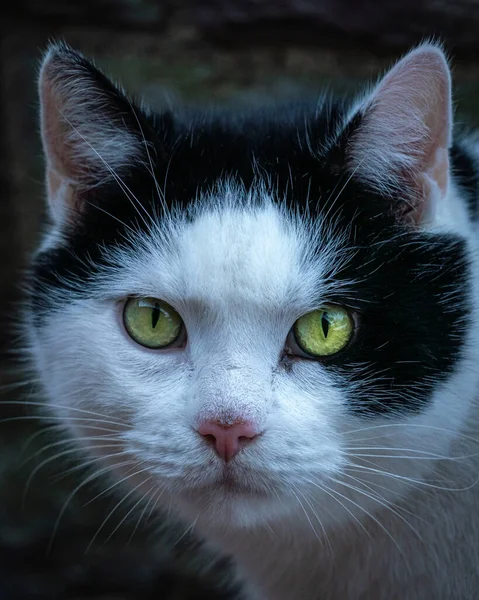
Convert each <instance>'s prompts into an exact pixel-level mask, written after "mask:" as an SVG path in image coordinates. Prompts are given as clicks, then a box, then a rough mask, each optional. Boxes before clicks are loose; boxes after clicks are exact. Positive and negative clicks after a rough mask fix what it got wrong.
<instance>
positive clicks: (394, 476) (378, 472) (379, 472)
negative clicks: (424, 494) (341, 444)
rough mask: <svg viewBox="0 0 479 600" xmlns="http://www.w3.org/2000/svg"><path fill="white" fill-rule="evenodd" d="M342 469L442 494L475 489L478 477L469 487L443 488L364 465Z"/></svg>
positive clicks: (478, 480)
mask: <svg viewBox="0 0 479 600" xmlns="http://www.w3.org/2000/svg"><path fill="white" fill-rule="evenodd" d="M344 469H345V470H348V471H360V472H361V471H362V472H369V473H374V474H376V475H381V476H385V477H390V478H392V479H398V480H401V481H405V482H408V483H412V484H415V485H416V486H418V487H421V486H424V487H426V488H431V489H434V490H441V491H444V492H467V491H468V490H470V489H472V488H473V487H475V486H476V485H477V483H478V482H479V475H478V476H477V477H476V479H475V481H474V482H473V483H471V484H470V485H468V486H464V487H456V488H454V487H445V486H440V485H436V484H434V483H431V482H430V481H421V480H420V479H413V478H412V477H406V476H405V475H399V474H397V473H390V472H389V471H384V470H382V469H374V468H372V467H366V466H364V465H358V464H355V465H354V467H353V466H351V467H350V466H347V467H344Z"/></svg>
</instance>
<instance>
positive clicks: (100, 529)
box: [85, 469, 153, 554]
mask: <svg viewBox="0 0 479 600" xmlns="http://www.w3.org/2000/svg"><path fill="white" fill-rule="evenodd" d="M147 470H148V469H142V470H140V471H135V472H134V473H133V474H132V475H130V477H135V476H137V475H139V474H140V473H143V472H145V471H147ZM152 477H153V476H152V475H150V477H148V478H147V479H144V480H142V481H141V482H140V483H138V484H137V485H136V486H135V487H133V488H132V489H131V490H130V491H129V492H127V493H126V494H125V495H124V496H123V497H122V498H121V500H119V501H118V502H117V503H116V504H115V506H114V507H113V508H112V510H111V511H110V512H109V513H108V515H107V516H106V517H105V519H104V520H103V522H102V523H101V525H100V527H98V529H97V530H96V532H95V534H94V535H93V537H92V539H91V540H90V542H89V544H88V546H87V548H86V550H85V554H88V552H89V551H90V549H91V548H92V546H93V544H94V543H95V540H96V539H97V538H98V536H99V535H100V533H101V532H102V531H103V529H104V527H105V526H106V524H107V523H108V521H109V520H110V519H111V517H112V516H113V515H114V514H115V512H116V511H117V510H118V509H119V508H120V506H122V505H123V503H124V502H126V500H128V498H130V496H132V495H133V494H134V493H135V492H136V490H138V489H139V488H140V487H142V486H143V485H145V483H148V481H150V480H151V479H152ZM122 481H124V479H123V480H122ZM110 489H111V488H110Z"/></svg>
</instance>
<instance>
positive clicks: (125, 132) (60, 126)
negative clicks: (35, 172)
mask: <svg viewBox="0 0 479 600" xmlns="http://www.w3.org/2000/svg"><path fill="white" fill-rule="evenodd" d="M39 97H40V124H41V134H42V142H43V149H44V154H45V159H46V181H47V189H48V200H49V205H50V209H51V213H52V215H53V218H54V220H55V222H56V223H57V224H60V225H61V224H63V223H65V222H70V223H72V222H76V221H77V220H78V219H79V218H80V217H81V214H82V212H83V209H84V208H85V202H86V198H87V192H88V190H90V189H91V188H93V187H97V186H98V185H101V184H103V183H104V182H105V181H108V180H111V179H116V180H117V181H121V180H122V179H123V177H124V176H125V175H126V174H127V173H128V172H129V170H130V169H131V167H132V166H133V165H136V164H138V162H139V161H142V160H144V153H145V146H146V140H145V139H144V136H143V129H142V128H141V126H140V120H139V112H138V111H137V110H135V108H134V107H133V105H132V104H131V102H130V101H129V99H128V98H127V97H126V95H125V94H124V93H123V92H122V91H121V90H120V89H119V88H118V87H117V86H115V85H114V84H113V83H112V82H111V81H110V80H109V79H108V78H107V77H106V76H105V75H103V73H101V72H100V71H99V70H98V69H97V68H96V67H95V66H94V65H93V64H92V63H91V62H90V61H88V60H87V59H86V58H84V57H83V56H82V55H81V54H80V53H78V52H76V51H75V50H73V49H72V48H70V47H68V46H67V45H65V44H54V45H52V46H51V47H50V48H49V50H48V52H47V53H46V55H45V58H44V60H43V63H42V67H41V70H40V76H39Z"/></svg>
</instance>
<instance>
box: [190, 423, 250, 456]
mask: <svg viewBox="0 0 479 600" xmlns="http://www.w3.org/2000/svg"><path fill="white" fill-rule="evenodd" d="M198 432H199V433H200V434H201V435H202V436H204V437H205V438H206V439H209V440H210V441H211V442H212V443H213V444H214V447H215V450H216V453H217V454H218V456H219V457H220V458H222V459H223V460H224V461H225V462H228V461H229V460H231V459H232V458H233V457H234V456H236V455H237V454H238V452H239V451H240V450H241V448H242V446H243V445H244V442H245V441H246V440H252V439H253V438H255V437H256V436H257V435H258V434H257V431H256V428H255V427H254V425H253V424H252V423H250V422H241V423H233V424H232V425H222V424H221V423H218V422H217V421H205V422H204V423H202V424H201V425H200V426H199V427H198Z"/></svg>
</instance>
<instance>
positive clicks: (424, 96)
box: [348, 44, 452, 224]
mask: <svg viewBox="0 0 479 600" xmlns="http://www.w3.org/2000/svg"><path fill="white" fill-rule="evenodd" d="M355 121H356V124H357V127H354V128H353V133H352V136H351V138H350V140H349V151H348V159H349V163H350V168H351V169H352V170H353V171H354V172H355V174H356V175H357V176H359V177H360V178H362V179H363V180H364V181H366V182H367V183H368V184H370V185H372V186H374V187H375V188H376V189H378V190H379V191H381V192H382V193H386V194H391V193H392V194H393V195H394V196H395V197H398V196H400V197H402V198H403V199H404V202H403V203H402V205H401V206H397V207H396V210H397V213H398V215H399V216H400V217H401V219H402V220H403V221H407V222H412V223H415V224H418V223H421V222H424V221H425V220H427V219H428V216H429V215H430V214H431V213H432V212H433V211H434V208H435V206H437V203H440V202H441V200H442V199H444V198H445V197H446V195H447V193H448V187H449V179H450V176H449V147H450V145H451V139H452V102H451V75H450V70H449V67H448V64H447V60H446V57H445V55H444V53H443V51H442V50H441V49H440V48H439V47H438V46H436V45H433V44H424V45H422V46H419V47H418V48H416V49H414V50H412V51H411V52H410V53H409V54H407V55H406V56H405V57H404V58H403V59H402V60H400V61H399V62H398V63H397V64H396V65H395V66H394V67H393V68H392V69H391V70H390V71H389V72H388V73H387V74H386V75H385V76H384V77H383V78H382V80H381V81H380V82H379V84H378V85H377V86H376V87H375V89H374V90H373V91H372V93H370V94H369V95H368V96H367V97H366V98H365V99H364V100H363V101H362V102H361V103H360V106H359V110H356V112H355V115H354V116H353V120H352V123H354V122H355Z"/></svg>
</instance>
